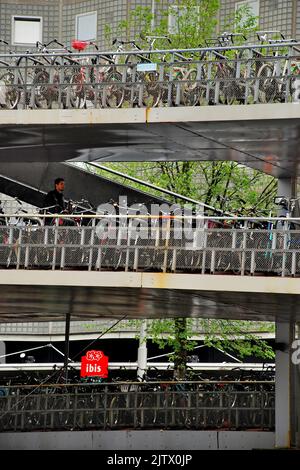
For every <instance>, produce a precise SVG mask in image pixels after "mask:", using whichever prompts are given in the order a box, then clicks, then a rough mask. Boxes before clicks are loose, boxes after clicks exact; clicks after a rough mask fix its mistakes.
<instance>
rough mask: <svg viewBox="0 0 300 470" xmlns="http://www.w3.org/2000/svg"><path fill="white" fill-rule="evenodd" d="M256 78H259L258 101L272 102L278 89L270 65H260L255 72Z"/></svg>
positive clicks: (277, 93)
mask: <svg viewBox="0 0 300 470" xmlns="http://www.w3.org/2000/svg"><path fill="white" fill-rule="evenodd" d="M257 79H258V80H259V89H258V92H259V101H261V102H262V103H271V102H273V101H274V100H275V98H276V96H278V95H279V90H278V84H277V81H276V78H275V77H274V69H273V67H272V65H270V64H264V65H262V66H261V67H260V69H259V71H258V72H257Z"/></svg>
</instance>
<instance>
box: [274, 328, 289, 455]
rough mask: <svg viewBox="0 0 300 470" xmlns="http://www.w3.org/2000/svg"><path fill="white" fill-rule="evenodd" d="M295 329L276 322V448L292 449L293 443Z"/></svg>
mask: <svg viewBox="0 0 300 470" xmlns="http://www.w3.org/2000/svg"><path fill="white" fill-rule="evenodd" d="M292 341H293V328H292V325H291V323H290V322H282V323H281V322H278V321H276V336H275V342H276V374H275V447H283V448H287V447H290V443H291V408H292V407H291V344H292Z"/></svg>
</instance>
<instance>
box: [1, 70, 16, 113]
mask: <svg viewBox="0 0 300 470" xmlns="http://www.w3.org/2000/svg"><path fill="white" fill-rule="evenodd" d="M14 82H15V76H14V74H13V73H12V72H11V71H7V72H5V73H4V74H3V75H2V76H1V77H0V105H1V106H3V107H5V108H6V109H16V108H17V106H18V103H19V101H20V90H19V89H18V87H17V86H16V85H15V84H14Z"/></svg>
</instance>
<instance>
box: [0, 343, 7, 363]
mask: <svg viewBox="0 0 300 470" xmlns="http://www.w3.org/2000/svg"><path fill="white" fill-rule="evenodd" d="M5 354H6V346H5V343H4V341H0V364H5V362H6V361H5V357H1V356H5Z"/></svg>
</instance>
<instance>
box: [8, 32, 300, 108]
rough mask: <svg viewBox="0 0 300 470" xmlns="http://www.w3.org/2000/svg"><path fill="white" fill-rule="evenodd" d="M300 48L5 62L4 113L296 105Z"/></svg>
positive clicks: (28, 57)
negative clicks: (29, 110) (84, 109)
mask: <svg viewBox="0 0 300 470" xmlns="http://www.w3.org/2000/svg"><path fill="white" fill-rule="evenodd" d="M299 51H300V43H297V42H293V41H291V42H287V41H285V42H282V43H280V42H276V43H272V44H261V43H260V44H253V45H245V46H232V45H231V46H229V47H207V48H197V49H183V50H182V49H181V50H174V49H168V50H148V51H137V50H132V51H124V52H118V51H117V52H116V51H107V52H101V53H100V52H93V53H80V54H79V53H76V54H75V53H72V54H70V53H69V52H65V53H63V54H62V53H60V54H59V53H54V52H53V53H51V54H24V53H23V54H4V55H2V56H0V107H1V108H3V109H18V108H23V109H51V108H68V109H80V108H86V107H88V108H121V107H123V108H132V107H136V106H138V107H159V106H160V107H164V106H199V105H200V106H203V105H218V104H223V105H232V104H256V103H274V102H285V103H288V102H293V101H298V100H299V96H298V95H299V72H300V52H299Z"/></svg>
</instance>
